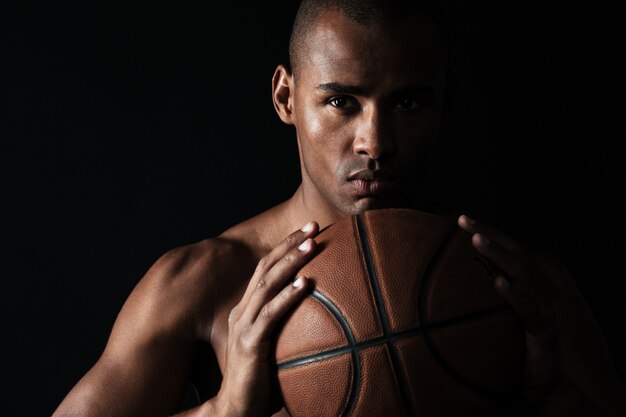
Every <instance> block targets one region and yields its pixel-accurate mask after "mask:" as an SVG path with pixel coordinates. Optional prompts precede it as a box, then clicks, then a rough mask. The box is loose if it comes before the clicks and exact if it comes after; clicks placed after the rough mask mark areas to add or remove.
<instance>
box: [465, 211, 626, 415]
mask: <svg viewBox="0 0 626 417" xmlns="http://www.w3.org/2000/svg"><path fill="white" fill-rule="evenodd" d="M458 224H459V226H460V227H461V228H463V229H464V230H466V231H468V232H470V233H472V244H473V245H474V247H475V248H476V249H477V250H478V251H479V252H480V253H482V254H483V255H484V256H485V257H486V258H487V259H489V260H490V261H491V262H492V263H493V264H494V265H495V267H496V268H498V269H499V271H500V273H498V274H497V276H496V279H495V280H494V285H495V288H496V290H497V291H498V292H499V294H500V295H501V296H502V297H503V298H504V299H505V300H507V301H508V303H509V304H510V305H511V307H512V308H513V310H514V311H515V312H516V313H517V314H518V315H519V317H520V318H521V320H522V322H523V324H524V325H525V328H526V352H527V357H526V368H525V375H524V396H525V398H526V400H527V402H528V403H530V404H532V405H533V406H535V407H536V408H537V409H538V410H539V412H540V413H541V414H542V415H550V414H551V413H556V414H555V415H572V414H567V413H569V411H568V412H565V413H564V409H565V408H572V409H576V410H577V412H580V411H581V410H583V409H585V408H589V409H593V410H595V411H598V412H602V411H603V412H605V413H607V414H608V415H626V411H625V410H626V400H624V398H626V396H624V394H626V388H625V387H624V384H623V382H621V381H620V380H619V378H618V377H617V374H616V371H615V368H614V366H613V363H612V360H611V357H610V354H609V349H608V346H607V345H606V341H605V339H604V336H603V334H602V332H601V330H600V328H599V327H598V325H597V323H596V322H595V319H594V318H593V315H592V313H591V310H590V309H589V307H588V306H587V304H586V303H585V301H584V299H583V297H582V295H581V294H580V292H579V291H578V289H577V287H576V285H575V283H574V281H573V279H572V278H571V277H570V275H569V274H568V273H567V271H566V270H565V268H564V267H563V265H562V264H561V263H560V262H559V261H558V260H556V259H553V258H551V257H550V256H548V255H547V254H543V253H538V252H535V251H531V250H529V249H527V248H524V247H522V246H521V245H520V244H519V243H518V242H516V241H514V240H513V239H511V238H510V237H508V236H505V235H504V234H503V233H501V232H500V231H498V230H495V229H494V228H492V227H489V226H487V225H485V224H482V223H479V222H476V221H475V220H473V219H470V218H469V217H467V216H464V215H463V216H460V217H459V219H458ZM620 413H624V414H620Z"/></svg>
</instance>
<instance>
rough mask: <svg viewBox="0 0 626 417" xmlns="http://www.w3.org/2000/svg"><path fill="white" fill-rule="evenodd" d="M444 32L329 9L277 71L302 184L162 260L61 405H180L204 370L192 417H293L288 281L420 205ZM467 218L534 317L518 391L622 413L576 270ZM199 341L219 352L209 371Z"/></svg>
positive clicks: (508, 290)
mask: <svg viewBox="0 0 626 417" xmlns="http://www.w3.org/2000/svg"><path fill="white" fill-rule="evenodd" d="M437 34H438V32H437V30H436V28H435V27H434V24H433V23H432V21H431V20H430V19H429V18H428V17H427V16H418V17H416V18H413V19H412V20H407V21H400V22H393V24H390V23H387V24H384V23H382V24H374V25H368V26H367V27H365V26H361V25H359V24H357V23H355V22H353V21H350V20H348V19H346V18H345V17H344V16H342V15H341V14H339V13H337V12H327V13H324V14H322V15H321V16H320V17H319V19H318V22H317V25H316V26H315V27H314V29H313V31H312V33H311V36H310V37H309V38H308V40H307V44H306V45H305V48H304V51H303V54H302V62H301V63H300V65H299V66H298V69H297V74H295V75H297V82H296V78H295V76H294V74H293V73H291V72H290V71H289V70H287V68H285V67H284V66H279V67H278V68H277V69H276V72H275V75H274V78H273V100H274V105H275V108H276V111H277V113H278V115H279V117H280V118H281V120H283V121H284V122H285V123H287V124H290V125H293V126H294V127H295V129H296V132H297V139H298V146H299V152H300V160H301V170H302V184H301V185H300V186H299V188H298V189H297V190H296V192H295V193H294V194H293V196H292V197H291V198H290V199H288V200H287V201H285V202H282V203H280V204H278V205H277V206H275V207H273V208H271V209H270V210H268V211H266V212H263V213H261V214H259V215H257V216H255V217H253V218H251V219H248V220H246V221H244V222H242V223H240V224H238V225H236V226H233V227H232V228H230V229H228V230H226V231H225V232H224V233H222V234H221V235H220V236H218V237H215V238H212V239H207V240H205V241H202V242H199V243H196V244H193V245H188V246H184V247H179V248H176V249H173V250H172V251H169V252H168V253H166V254H165V255H164V256H162V257H161V258H160V259H159V260H158V261H157V262H156V263H155V265H154V266H153V267H152V268H150V270H149V271H148V272H147V273H146V275H145V276H144V277H143V278H142V280H141V281H140V283H139V284H138V285H137V287H136V288H135V289H134V290H133V292H132V293H131V294H130V296H129V298H128V300H127V302H126V303H125V305H124V307H123V308H122V310H121V312H120V314H119V316H118V318H117V320H116V322H115V325H114V328H113V330H112V333H111V336H110V339H109V341H108V343H107V345H106V348H105V351H104V353H103V355H102V357H101V358H100V359H99V360H98V362H97V363H96V364H95V365H94V366H93V367H92V368H91V369H90V370H89V371H88V372H87V374H86V375H85V376H84V377H83V378H82V379H81V380H80V381H79V382H78V383H77V385H76V386H75V387H74V388H73V389H72V390H71V392H70V393H69V394H68V395H67V397H66V398H65V399H64V401H63V402H62V403H61V404H60V405H59V407H58V409H57V410H56V412H55V414H54V416H55V417H60V416H72V415H76V416H78V415H80V416H131V415H132V416H162V415H171V414H173V413H175V412H176V410H177V409H178V405H179V404H180V401H181V399H182V396H183V393H184V389H185V386H186V381H187V379H188V378H189V376H190V375H191V374H192V371H193V374H194V375H201V376H202V378H201V380H199V381H198V386H199V387H200V389H201V395H202V396H203V397H205V398H206V401H204V402H203V403H202V404H201V405H200V406H198V407H196V408H194V409H192V410H189V411H187V412H185V413H181V414H179V415H181V416H267V415H271V414H272V413H274V412H278V414H277V415H287V413H286V411H285V410H284V409H282V410H279V407H278V408H277V403H276V401H275V400H276V398H277V397H276V390H275V388H274V385H273V383H272V382H273V378H272V375H273V368H272V341H273V337H274V334H275V329H276V326H277V325H278V323H279V322H280V319H281V318H282V317H283V316H284V315H285V314H286V313H287V312H288V311H289V310H290V309H291V308H292V307H293V306H294V304H295V303H296V302H297V301H298V300H299V299H301V298H302V297H303V296H304V295H305V294H306V289H307V282H308V281H307V279H306V277H302V278H301V280H299V281H298V285H294V284H293V283H292V277H293V276H294V274H295V273H296V271H297V270H298V269H299V268H300V267H301V266H302V265H304V263H306V262H307V260H309V259H310V258H311V256H312V254H313V253H314V252H315V242H314V240H313V239H312V238H313V237H315V235H316V234H317V233H318V231H319V230H320V228H323V227H325V226H326V225H328V224H331V223H333V222H335V221H337V220H338V219H340V218H342V217H345V216H347V215H351V214H354V213H360V212H362V211H364V210H367V209H372V208H382V207H412V204H413V203H412V201H413V199H414V195H413V194H412V192H413V190H414V189H415V188H416V186H417V184H418V180H419V177H418V176H417V175H416V173H415V172H416V169H415V167H416V166H418V164H420V163H422V162H423V160H424V158H425V156H426V150H427V148H428V145H429V144H430V143H431V142H432V141H433V140H435V139H436V137H437V134H438V129H439V126H440V124H441V121H442V118H443V115H444V91H445V82H446V80H445V68H446V65H445V55H444V54H443V48H442V47H441V43H440V40H439V38H438V35H437ZM406 39H412V40H413V42H407V41H406ZM380 172H383V173H384V175H382V176H380V177H379V176H378V175H379V174H378V173H380ZM458 222H459V225H460V227H462V228H464V229H465V230H467V231H469V232H470V233H472V234H473V243H474V245H475V246H476V248H477V249H478V250H479V251H480V252H482V253H483V254H484V255H485V256H486V257H487V258H489V259H490V260H491V261H492V262H493V263H494V264H495V265H496V266H497V267H498V268H499V269H500V270H501V272H502V273H501V276H500V277H498V278H497V279H496V280H495V286H496V289H497V290H498V291H499V292H500V294H501V295H502V296H503V297H504V298H505V299H506V300H507V301H508V302H509V303H510V304H511V306H512V307H513V309H514V310H515V311H516V312H518V314H519V315H520V317H521V318H522V319H523V321H524V323H525V324H526V328H527V348H528V349H527V350H528V361H527V368H526V381H525V392H524V397H523V398H521V401H522V402H524V403H525V404H529V405H530V406H532V407H533V410H534V411H533V412H536V413H537V414H538V415H546V416H547V415H575V414H573V413H572V412H571V410H576V412H581V413H583V412H587V411H585V410H590V411H589V413H588V414H586V415H601V414H598V412H604V413H605V414H606V415H611V416H618V415H626V406H625V405H624V404H623V398H626V389H625V387H624V384H623V383H622V382H621V381H620V380H619V379H618V377H617V375H616V373H615V371H614V368H613V366H612V363H611V359H610V357H609V354H608V349H607V347H606V345H605V343H604V339H603V337H602V334H601V333H600V331H599V330H598V327H597V325H596V324H595V322H594V320H593V317H592V316H591V313H590V312H589V310H588V308H587V306H586V305H585V303H584V301H583V299H582V297H581V296H580V294H579V293H578V292H577V290H576V287H575V286H574V283H573V281H572V280H571V278H570V277H569V275H568V274H567V272H566V271H565V269H564V268H562V266H561V265H560V264H559V263H558V262H557V261H555V260H552V259H550V258H548V257H546V256H545V255H543V254H538V253H535V252H532V251H530V250H528V249H526V248H523V247H522V246H521V245H519V244H518V243H517V242H515V241H513V240H512V239H510V238H509V237H507V236H505V235H504V234H502V233H501V232H499V231H497V230H495V229H493V228H491V227H489V226H488V225H486V224H482V223H479V222H470V221H469V220H468V217H466V216H461V217H460V218H459V219H458ZM303 225H308V226H307V227H304V226H303ZM486 239H488V241H489V243H488V244H487V243H486V242H487V240H486ZM504 277H506V278H504ZM572 315H573V316H576V317H577V320H573V319H572ZM573 323H577V324H576V327H575V328H574V326H573ZM198 343H202V344H204V345H206V346H209V347H210V350H211V351H212V353H213V354H214V358H215V359H214V360H211V359H210V358H209V359H207V360H205V361H203V365H202V367H201V368H198V367H199V366H200V365H199V364H198V363H196V362H195V361H194V349H195V348H196V346H197V345H198ZM209 356H211V357H212V356H213V355H209ZM583 405H584V407H586V408H583ZM594 412H595V413H596V414H593V413H594ZM582 415H585V414H582Z"/></svg>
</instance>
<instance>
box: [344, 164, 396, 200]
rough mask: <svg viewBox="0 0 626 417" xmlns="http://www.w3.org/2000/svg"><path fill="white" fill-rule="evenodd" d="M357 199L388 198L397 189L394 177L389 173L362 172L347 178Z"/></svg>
mask: <svg viewBox="0 0 626 417" xmlns="http://www.w3.org/2000/svg"><path fill="white" fill-rule="evenodd" d="M348 182H349V183H350V185H351V186H352V188H353V189H354V190H355V192H356V194H357V195H358V196H359V197H379V198H384V197H389V196H390V195H391V194H393V193H394V191H395V190H396V188H397V181H396V179H395V176H394V175H393V174H392V173H390V172H389V171H383V170H376V171H370V170H362V171H358V172H356V173H354V174H352V175H350V176H349V177H348Z"/></svg>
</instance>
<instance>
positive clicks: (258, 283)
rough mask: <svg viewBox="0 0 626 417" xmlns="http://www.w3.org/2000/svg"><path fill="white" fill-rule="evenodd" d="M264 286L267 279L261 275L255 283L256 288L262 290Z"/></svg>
mask: <svg viewBox="0 0 626 417" xmlns="http://www.w3.org/2000/svg"><path fill="white" fill-rule="evenodd" d="M266 286H267V281H266V280H265V277H261V279H259V282H257V283H256V289H257V290H262V289H263V288H265V287H266Z"/></svg>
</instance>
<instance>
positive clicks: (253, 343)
mask: <svg viewBox="0 0 626 417" xmlns="http://www.w3.org/2000/svg"><path fill="white" fill-rule="evenodd" d="M258 345H259V344H258V341H257V340H256V338H255V337H252V336H250V335H242V336H241V337H240V338H239V339H237V346H238V348H239V351H240V352H244V353H252V352H255V351H256V350H257V348H258Z"/></svg>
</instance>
